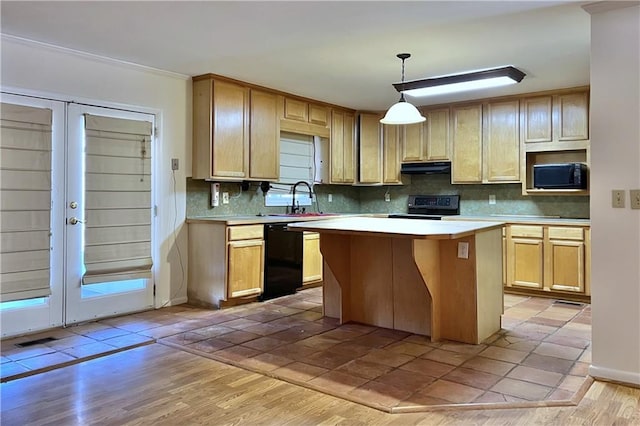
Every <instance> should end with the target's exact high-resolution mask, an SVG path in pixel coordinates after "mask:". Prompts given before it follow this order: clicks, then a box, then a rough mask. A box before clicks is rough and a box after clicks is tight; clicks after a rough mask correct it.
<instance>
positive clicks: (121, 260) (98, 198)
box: [83, 114, 153, 284]
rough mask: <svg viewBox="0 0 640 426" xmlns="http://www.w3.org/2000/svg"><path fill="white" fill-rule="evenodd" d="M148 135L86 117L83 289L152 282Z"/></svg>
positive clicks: (133, 126)
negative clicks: (92, 286) (102, 284)
mask: <svg viewBox="0 0 640 426" xmlns="http://www.w3.org/2000/svg"><path fill="white" fill-rule="evenodd" d="M151 133H152V123H150V122H147V121H137V120H126V119H120V118H111V117H101V116H96V115H89V114H85V138H86V147H85V151H86V152H85V155H86V156H85V162H86V164H85V202H84V204H85V217H84V219H85V228H84V229H85V235H84V264H85V269H86V271H85V274H84V276H83V284H95V283H104V282H111V281H122V280H129V279H138V278H151V267H152V264H153V263H152V259H151Z"/></svg>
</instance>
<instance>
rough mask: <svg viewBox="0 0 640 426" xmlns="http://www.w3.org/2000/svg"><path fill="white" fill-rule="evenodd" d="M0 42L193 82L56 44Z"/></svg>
mask: <svg viewBox="0 0 640 426" xmlns="http://www.w3.org/2000/svg"><path fill="white" fill-rule="evenodd" d="M0 40H1V42H2V43H5V42H10V43H16V44H21V45H23V46H29V47H35V48H38V49H43V50H48V51H51V52H57V53H61V54H65V55H72V56H76V57H79V58H83V59H88V60H90V61H94V62H102V63H105V64H109V65H115V66H120V67H123V68H128V69H132V70H136V71H142V72H148V73H153V74H156V75H160V76H164V77H171V78H176V79H179V80H191V76H190V75H185V74H180V73H177V72H173V71H167V70H162V69H159V68H153V67H149V66H146V65H140V64H136V63H134V62H127V61H122V60H120V59H114V58H109V57H106V56H100V55H95V54H93V53H87V52H83V51H80V50H75V49H69V48H67V47H61V46H56V45H54V44H49V43H43V42H41V41H35V40H30V39H27V38H23V37H17V36H13V35H9V34H0Z"/></svg>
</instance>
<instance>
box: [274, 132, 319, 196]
mask: <svg viewBox="0 0 640 426" xmlns="http://www.w3.org/2000/svg"><path fill="white" fill-rule="evenodd" d="M313 150H314V145H313V137H311V136H306V135H299V134H296V133H288V132H282V133H281V135H280V179H279V180H278V183H287V184H292V183H296V182H298V181H301V180H303V181H306V182H308V183H309V184H311V183H312V182H313V173H314V167H315V163H314V155H313V154H314V152H313Z"/></svg>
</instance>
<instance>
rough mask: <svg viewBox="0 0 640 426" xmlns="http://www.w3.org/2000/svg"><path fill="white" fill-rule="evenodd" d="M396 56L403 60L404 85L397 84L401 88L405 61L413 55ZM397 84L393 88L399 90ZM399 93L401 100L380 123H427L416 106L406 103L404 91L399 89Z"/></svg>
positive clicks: (392, 106)
mask: <svg viewBox="0 0 640 426" xmlns="http://www.w3.org/2000/svg"><path fill="white" fill-rule="evenodd" d="M396 56H397V57H398V58H400V59H402V83H396V84H400V87H402V84H403V83H404V61H405V59H408V58H410V57H411V54H410V53H398V54H397V55H396ZM396 84H394V85H393V86H394V87H396V89H398V87H397V86H396ZM398 92H400V100H399V101H398V102H397V103H395V104H393V105H391V108H389V111H387V113H386V114H385V116H384V118H382V119H381V120H380V122H381V123H382V124H414V123H421V122H423V121H425V120H426V118H424V117H423V116H422V114H420V111H418V109H417V108H416V107H415V106H413V105H411V104H410V103H409V102H407V101H405V99H404V93H403V91H402V90H401V89H398Z"/></svg>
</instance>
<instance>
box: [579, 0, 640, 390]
mask: <svg viewBox="0 0 640 426" xmlns="http://www.w3.org/2000/svg"><path fill="white" fill-rule="evenodd" d="M606 3H609V2H600V3H598V4H592V5H590V6H587V7H586V9H587V10H588V11H589V12H590V13H591V169H592V175H591V176H592V179H591V226H592V247H593V248H592V315H593V331H592V333H593V354H592V355H593V361H592V366H591V369H590V373H591V375H593V376H596V377H602V378H607V379H612V380H620V381H624V382H628V383H635V384H639V385H640V210H631V209H630V208H629V192H628V190H629V189H638V188H640V124H639V123H640V6H638V2H635V4H636V5H635V6H633V3H631V5H632V6H631V7H629V4H630V3H628V2H627V3H626V4H624V6H623V8H618V9H614V10H610V8H611V7H612V6H613V5H612V4H606ZM614 3H618V7H620V3H622V2H614ZM612 189H624V190H625V191H626V196H627V203H626V208H624V209H613V208H612V207H611V190H612Z"/></svg>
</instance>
